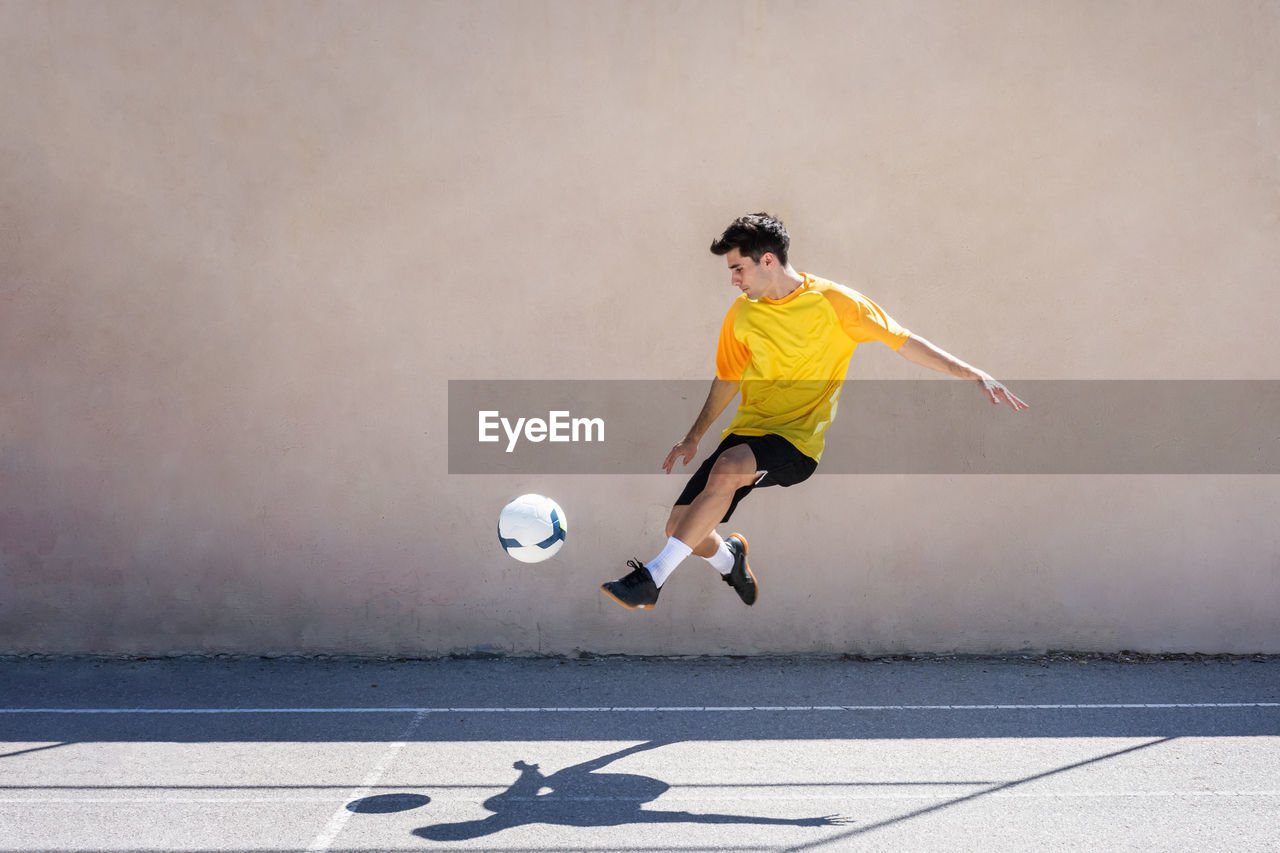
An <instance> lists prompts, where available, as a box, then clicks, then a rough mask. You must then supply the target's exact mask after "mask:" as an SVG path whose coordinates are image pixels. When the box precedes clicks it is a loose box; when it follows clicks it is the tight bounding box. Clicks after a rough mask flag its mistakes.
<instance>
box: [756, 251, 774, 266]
mask: <svg viewBox="0 0 1280 853" xmlns="http://www.w3.org/2000/svg"><path fill="white" fill-rule="evenodd" d="M777 262H778V256H777V255H775V254H774V253H773V252H765V253H764V254H763V255H762V256H761V257H760V263H761V265H763V266H766V267H769V266H773V265H774V264H776V263H777Z"/></svg>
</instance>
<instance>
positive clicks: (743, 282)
mask: <svg viewBox="0 0 1280 853" xmlns="http://www.w3.org/2000/svg"><path fill="white" fill-rule="evenodd" d="M724 259H725V261H726V262H727V263H728V265H729V283H730V284H732V285H733V286H734V287H736V288H738V289H739V290H741V291H742V292H743V293H745V294H747V298H748V299H759V298H760V297H761V296H763V295H764V292H765V289H766V288H767V287H768V286H769V281H768V279H766V278H765V276H764V272H765V270H764V264H763V263H761V262H757V261H753V260H751V258H750V257H748V256H746V255H743V254H742V253H741V252H739V251H738V250H737V249H730V250H729V252H728V254H726V255H725V256H724ZM763 260H764V258H762V259H761V261H763Z"/></svg>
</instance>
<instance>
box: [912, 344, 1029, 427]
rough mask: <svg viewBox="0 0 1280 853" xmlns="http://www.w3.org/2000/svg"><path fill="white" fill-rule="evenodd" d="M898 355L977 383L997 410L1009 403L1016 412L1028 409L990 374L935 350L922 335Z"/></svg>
mask: <svg viewBox="0 0 1280 853" xmlns="http://www.w3.org/2000/svg"><path fill="white" fill-rule="evenodd" d="M898 355H900V356H902V357H903V358H905V359H906V360H907V361H910V362H914V363H915V364H918V365H920V366H921V367H927V368H929V369H930V370H936V371H938V372H939V373H949V374H951V375H952V376H957V377H959V378H961V379H968V380H970V381H971V382H977V383H978V384H979V385H981V386H982V390H983V391H985V392H987V396H988V397H990V398H991V402H992V403H995V404H996V405H997V406H998V405H1000V404H1001V403H1008V404H1009V405H1010V406H1012V407H1013V410H1014V411H1015V412H1017V411H1021V410H1022V409H1025V408H1027V404H1026V403H1024V402H1022V401H1021V400H1019V399H1018V398H1017V397H1015V396H1014V395H1013V392H1012V391H1010V390H1009V389H1008V388H1006V387H1004V385H1002V384H1001V383H999V382H997V381H996V380H995V379H992V378H991V375H990V374H989V373H986V372H984V371H982V370H979V369H978V368H976V367H973V366H972V365H969V364H965V363H964V362H963V361H961V360H960V359H958V358H956V357H955V356H954V355H952V354H951V353H949V352H947V351H946V350H944V349H941V348H939V347H936V346H934V345H933V344H931V343H929V342H928V341H926V340H925V339H924V338H922V337H920V336H919V335H914V334H913V335H912V336H911V337H909V338H907V342H906V343H905V344H903V345H902V346H901V347H899V348H898Z"/></svg>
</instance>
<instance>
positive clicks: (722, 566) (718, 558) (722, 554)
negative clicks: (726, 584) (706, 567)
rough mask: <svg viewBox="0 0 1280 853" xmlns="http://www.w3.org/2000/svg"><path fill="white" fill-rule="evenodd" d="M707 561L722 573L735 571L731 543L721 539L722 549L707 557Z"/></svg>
mask: <svg viewBox="0 0 1280 853" xmlns="http://www.w3.org/2000/svg"><path fill="white" fill-rule="evenodd" d="M707 562H708V563H710V564H711V566H712V568H714V569H715V570H716V571H717V572H719V573H720V574H722V575H727V574H729V572H731V571H733V552H732V551H730V550H729V543H728V542H726V541H724V540H723V539H721V540H720V550H719V551H716V552H715V553H714V554H712V555H711V556H710V557H707Z"/></svg>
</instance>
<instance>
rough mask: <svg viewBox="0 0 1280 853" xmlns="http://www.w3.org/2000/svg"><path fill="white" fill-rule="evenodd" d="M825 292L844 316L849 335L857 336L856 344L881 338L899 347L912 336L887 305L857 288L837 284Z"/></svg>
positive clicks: (896, 347) (888, 345)
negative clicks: (885, 309)
mask: <svg viewBox="0 0 1280 853" xmlns="http://www.w3.org/2000/svg"><path fill="white" fill-rule="evenodd" d="M824 293H825V294H826V297H827V299H828V300H829V301H830V302H831V307H832V308H834V309H835V311H836V315H837V316H838V317H839V318H840V325H841V326H842V327H843V328H844V331H845V334H847V335H848V336H849V337H851V338H853V341H854V343H859V344H860V343H864V342H866V341H879V342H880V343H882V344H884V345H885V346H887V347H889V348H890V349H894V350H896V349H898V348H899V347H901V346H902V345H903V344H905V343H906V342H907V338H909V337H911V333H910V332H909V331H907V330H906V329H904V328H902V326H900V325H898V323H897V322H896V321H895V320H894V319H893V318H892V317H890V316H889V315H888V314H886V313H885V312H884V309H883V308H881V307H880V306H879V305H877V304H876V303H874V302H872V301H871V300H870V299H868V298H867V297H865V296H863V295H862V294H861V293H858V292H857V291H856V290H850V289H849V288H847V287H843V286H841V285H838V284H836V285H832V286H831V287H830V288H828V289H826V290H825V291H824Z"/></svg>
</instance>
